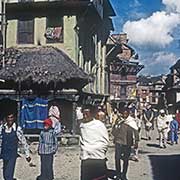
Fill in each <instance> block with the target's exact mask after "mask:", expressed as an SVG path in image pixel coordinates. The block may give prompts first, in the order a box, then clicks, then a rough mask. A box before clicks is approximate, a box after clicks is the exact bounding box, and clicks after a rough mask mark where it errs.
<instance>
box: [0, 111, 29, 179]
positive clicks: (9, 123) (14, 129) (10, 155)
mask: <svg viewBox="0 0 180 180" xmlns="http://www.w3.org/2000/svg"><path fill="white" fill-rule="evenodd" d="M0 137H1V143H2V144H1V148H2V149H1V158H2V160H3V177H4V179H5V180H15V179H14V178H13V176H14V169H15V165H16V159H17V156H18V143H20V144H21V145H22V146H23V148H24V151H25V155H26V160H27V162H30V161H31V158H30V156H29V146H28V144H27V142H26V139H25V137H24V135H23V131H22V129H21V127H20V126H18V124H17V122H16V121H15V116H14V113H11V112H10V113H8V114H7V116H6V118H5V123H3V124H1V126H0Z"/></svg>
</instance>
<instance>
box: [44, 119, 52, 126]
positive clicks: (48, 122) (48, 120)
mask: <svg viewBox="0 0 180 180" xmlns="http://www.w3.org/2000/svg"><path fill="white" fill-rule="evenodd" d="M52 124H53V123H52V120H51V119H50V118H48V119H45V120H44V125H45V126H49V127H52Z"/></svg>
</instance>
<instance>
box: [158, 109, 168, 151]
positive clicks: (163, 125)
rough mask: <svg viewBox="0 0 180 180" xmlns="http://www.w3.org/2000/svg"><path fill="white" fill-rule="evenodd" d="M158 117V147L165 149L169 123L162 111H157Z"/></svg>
mask: <svg viewBox="0 0 180 180" xmlns="http://www.w3.org/2000/svg"><path fill="white" fill-rule="evenodd" d="M159 113H160V114H159V116H158V117H157V129H158V133H159V147H160V148H166V142H167V130H168V127H169V123H168V121H167V117H166V114H165V111H164V109H161V110H160V111H159Z"/></svg>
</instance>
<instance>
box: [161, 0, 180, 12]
mask: <svg viewBox="0 0 180 180" xmlns="http://www.w3.org/2000/svg"><path fill="white" fill-rule="evenodd" d="M162 3H163V4H165V5H166V7H167V8H168V9H169V10H173V11H176V12H180V0H162Z"/></svg>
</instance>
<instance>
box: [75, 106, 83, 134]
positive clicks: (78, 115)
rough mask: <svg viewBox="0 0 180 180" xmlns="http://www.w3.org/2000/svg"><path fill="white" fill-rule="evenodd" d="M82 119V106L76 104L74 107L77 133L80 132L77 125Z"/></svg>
mask: <svg viewBox="0 0 180 180" xmlns="http://www.w3.org/2000/svg"><path fill="white" fill-rule="evenodd" d="M82 120H83V113H82V107H81V106H77V107H76V133H77V134H80V128H79V126H80V124H81V121H82Z"/></svg>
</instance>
